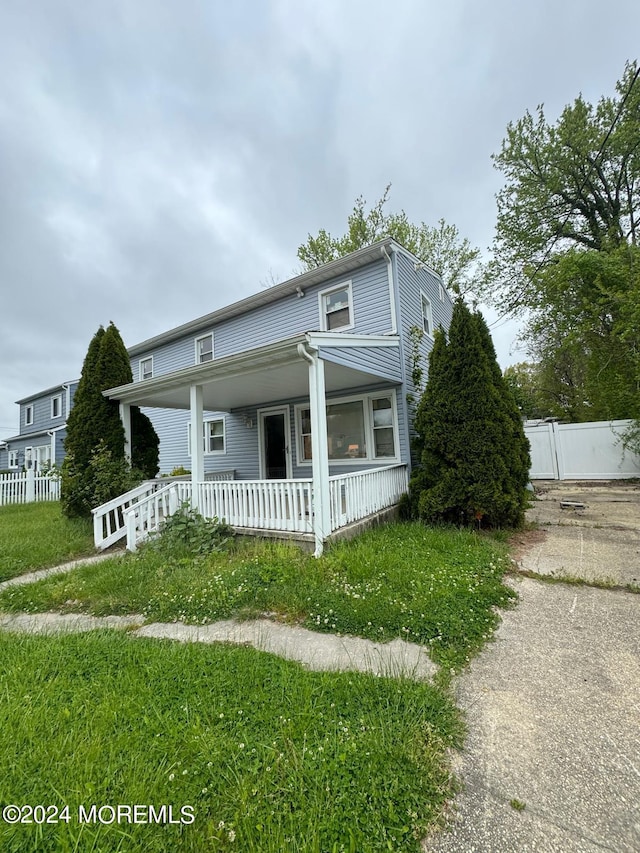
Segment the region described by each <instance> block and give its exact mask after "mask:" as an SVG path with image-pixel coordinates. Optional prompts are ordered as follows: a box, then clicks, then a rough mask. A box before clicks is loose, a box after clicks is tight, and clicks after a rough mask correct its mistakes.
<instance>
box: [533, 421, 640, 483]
mask: <svg viewBox="0 0 640 853" xmlns="http://www.w3.org/2000/svg"><path fill="white" fill-rule="evenodd" d="M630 423H631V421H593V422H591V423H586V424H557V423H540V424H535V425H532V424H529V425H525V428H524V432H525V435H526V436H527V438H528V439H529V444H530V445H531V470H530V474H529V476H530V477H531V479H532V480H619V479H625V478H630V477H640V457H638V456H636V455H635V454H634V453H631V452H630V451H629V450H625V448H624V446H623V443H622V437H623V435H624V432H625V430H626V429H627V427H628V426H629V425H630Z"/></svg>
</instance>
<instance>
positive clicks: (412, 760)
mask: <svg viewBox="0 0 640 853" xmlns="http://www.w3.org/2000/svg"><path fill="white" fill-rule="evenodd" d="M0 657H1V658H2V661H3V667H2V670H0V756H2V759H1V762H2V773H1V774H0V806H2V807H4V806H6V805H8V804H13V803H16V804H20V805H21V804H27V803H31V804H41V805H49V804H52V805H54V806H57V807H58V808H59V809H60V810H62V809H63V808H64V807H65V806H68V813H67V817H68V822H67V820H62V821H60V822H58V823H52V824H41V823H40V824H38V823H32V824H31V825H26V826H18V825H16V826H12V825H9V824H7V823H6V822H5V823H3V822H0V849H2V851H3V853H26V852H27V851H35V850H37V851H38V853H49V851H50V853H66V851H69V853H71V851H74V853H85V851H86V853H88V851H100V853H110V851H114V853H116V851H119V853H124V851H126V853H138V851H140V853H142V851H144V853H160V851H167V853H168V851H174V850H180V851H203V852H204V851H209V850H210V851H216V853H218V852H219V851H228V850H241V851H259V853H271V851H273V853H276V851H277V853H282V851H285V853H288V851H291V853H293V851H305V852H306V851H309V853H316V851H317V853H321V851H322V853H324V851H331V853H333V851H336V853H338V852H339V851H345V853H347V851H348V853H352V851H359V853H367V852H368V851H371V853H373V851H381V850H395V851H419V849H420V839H421V838H422V837H424V835H425V833H426V831H427V828H428V827H429V825H431V824H433V822H434V821H436V820H437V818H438V816H439V814H440V812H441V809H442V807H443V804H444V801H445V799H446V798H447V797H450V796H451V795H452V793H453V783H452V779H451V777H450V775H449V772H448V769H447V750H448V749H449V748H451V747H457V746H459V745H460V743H461V738H462V734H463V731H462V724H461V721H460V717H459V714H458V712H457V711H456V709H455V708H454V706H453V704H452V702H451V700H450V699H449V698H448V697H447V696H446V695H445V694H444V693H443V692H442V691H440V690H439V689H437V688H436V687H433V686H430V685H428V684H424V683H423V684H419V683H412V682H410V681H401V680H394V679H386V678H375V677H372V676H368V675H362V674H354V673H348V674H347V673H344V674H340V673H331V674H329V673H312V672H307V671H305V670H303V669H302V668H301V667H299V666H298V665H296V664H293V663H290V662H287V661H283V660H280V659H277V658H274V657H272V656H270V655H267V654H265V653H261V652H257V651H255V650H253V649H249V648H243V647H225V646H217V647H207V646H199V645H196V644H193V645H181V644H177V643H171V642H166V641H154V640H142V639H134V638H131V637H130V636H128V635H126V634H124V633H116V632H111V633H109V632H95V633H91V634H86V635H67V636H63V637H18V636H10V635H0ZM92 804H96V805H97V806H98V808H99V807H101V806H107V807H108V806H116V805H117V804H125V805H127V804H129V805H132V804H142V805H145V804H146V805H153V806H154V807H155V808H156V811H158V810H159V809H160V806H162V805H163V804H167V805H172V806H173V817H174V820H176V819H177V820H180V816H181V814H182V815H184V816H186V818H187V819H189V815H190V814H193V816H194V820H193V822H191V823H187V824H183V825H181V824H176V825H155V824H138V825H132V824H129V823H128V822H127V820H126V818H125V820H124V821H123V822H122V823H120V824H118V823H117V822H114V823H112V824H110V825H101V824H100V823H99V822H91V823H81V822H79V820H78V815H79V807H80V806H81V805H82V806H83V807H84V809H85V811H86V812H89V813H90V808H91V806H92ZM186 806H188V807H190V810H188V811H187V812H181V809H184V807H186ZM63 814H64V812H63ZM106 817H107V818H108V817H109V812H108V811H107V813H106Z"/></svg>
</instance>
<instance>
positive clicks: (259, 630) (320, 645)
mask: <svg viewBox="0 0 640 853" xmlns="http://www.w3.org/2000/svg"><path fill="white" fill-rule="evenodd" d="M144 621H145V617H144V616H139V615H131V616H87V615H84V614H79V613H0V630H4V631H13V632H16V633H27V634H61V633H69V632H75V633H77V632H82V631H95V630H97V629H100V628H102V629H114V628H120V629H123V630H128V631H130V632H131V634H132V636H135V637H155V638H157V639H163V640H172V641H178V642H182V643H193V642H195V643H235V644H243V645H250V646H253V647H254V648H256V649H260V650H261V651H265V652H270V653H271V654H274V655H278V656H279V657H283V658H286V659H287V660H294V661H298V662H299V663H301V664H303V666H306V667H308V668H309V669H313V670H325V671H336V670H344V671H347V670H353V671H358V672H369V673H372V674H374V675H380V676H390V677H398V676H403V677H405V678H412V679H415V680H427V679H430V678H431V677H432V676H433V674H434V673H435V672H436V670H437V667H436V665H435V664H434V663H432V661H431V659H430V658H429V655H428V654H427V652H426V651H425V649H424V647H423V646H418V645H416V644H415V643H407V642H405V641H404V640H400V639H397V640H393V642H391V643H374V642H372V641H371V640H363V639H361V638H360V637H338V636H336V635H335V634H320V633H316V632H315V631H307V630H306V629H305V628H299V627H297V626H293V625H283V624H281V623H278V622H271V621H270V620H268V619H256V620H251V621H247V622H236V621H235V620H225V621H220V622H214V623H212V624H211V625H204V626H201V625H185V624H183V623H182V622H171V623H153V624H151V625H145V624H144Z"/></svg>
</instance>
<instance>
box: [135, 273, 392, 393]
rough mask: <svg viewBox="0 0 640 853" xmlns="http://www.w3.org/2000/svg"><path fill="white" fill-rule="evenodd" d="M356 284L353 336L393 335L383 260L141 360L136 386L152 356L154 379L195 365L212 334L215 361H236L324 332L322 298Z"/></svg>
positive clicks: (137, 359) (147, 353) (139, 357)
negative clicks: (200, 340)
mask: <svg viewBox="0 0 640 853" xmlns="http://www.w3.org/2000/svg"><path fill="white" fill-rule="evenodd" d="M346 281H351V287H352V294H353V312H354V316H355V326H354V327H353V328H350V329H349V330H348V333H349V334H362V335H383V334H387V333H389V332H390V331H391V307H390V297H389V285H388V279H387V267H386V263H385V262H384V260H383V259H381V260H380V261H379V262H376V263H373V264H368V265H367V266H366V267H363V268H362V269H360V270H356V271H354V272H353V273H351V275H350V277H344V276H341V277H339V278H335V279H331V280H329V281H327V282H324V283H323V284H322V285H314V286H312V287H309V288H306V289H305V291H304V296H303V297H302V298H300V297H299V296H298V295H297V294H293V295H290V296H285V297H283V298H282V299H280V300H278V301H277V302H271V303H269V304H267V305H261V306H258V307H256V308H254V309H253V310H251V311H248V312H247V313H246V314H242V315H239V316H237V317H232V318H230V319H228V320H225V321H223V322H221V323H219V324H218V325H217V326H216V327H215V328H214V329H208V330H203V331H200V332H198V333H197V334H195V333H194V334H190V335H187V336H185V337H182V338H180V339H179V340H176V341H172V342H171V343H168V344H164V345H162V346H160V347H157V348H155V349H150V350H148V351H145V352H143V353H139V354H136V355H135V356H134V357H133V358H132V360H131V369H132V372H133V377H134V381H137V380H138V378H139V375H140V371H139V364H140V361H141V360H143V359H145V358H149V357H150V356H153V374H154V376H161V375H163V374H166V373H171V372H173V371H174V370H179V369H180V368H183V367H189V366H190V365H193V364H195V345H194V341H195V338H196V337H201V336H202V335H203V334H206V333H207V331H213V347H214V357H215V358H223V357H224V356H228V355H234V354H236V353H240V352H244V351H245V350H247V349H253V348H254V347H259V346H263V345H265V344H269V343H273V342H274V341H278V340H283V339H284V338H288V337H291V336H292V335H296V334H298V333H304V332H309V331H318V330H319V329H320V328H321V318H320V300H319V294H320V292H321V291H323V290H327V289H331V288H332V287H335V286H336V285H339V284H341V283H343V282H346Z"/></svg>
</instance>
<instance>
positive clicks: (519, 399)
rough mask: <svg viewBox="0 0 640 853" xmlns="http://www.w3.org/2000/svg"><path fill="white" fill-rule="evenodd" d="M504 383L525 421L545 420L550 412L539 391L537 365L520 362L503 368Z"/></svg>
mask: <svg viewBox="0 0 640 853" xmlns="http://www.w3.org/2000/svg"><path fill="white" fill-rule="evenodd" d="M503 376H504V381H505V382H506V384H507V386H508V387H509V389H510V390H511V393H512V394H513V398H514V400H515V402H516V406H517V407H518V410H519V412H520V414H521V415H522V417H523V418H524V419H525V420H533V419H535V418H546V417H548V416H549V415H550V414H551V412H550V410H549V407H548V405H547V404H546V402H545V400H544V397H543V395H542V393H541V390H540V376H539V365H537V364H534V363H533V362H529V361H521V362H519V363H518V364H511V365H509V367H507V368H505V370H504V373H503Z"/></svg>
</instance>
